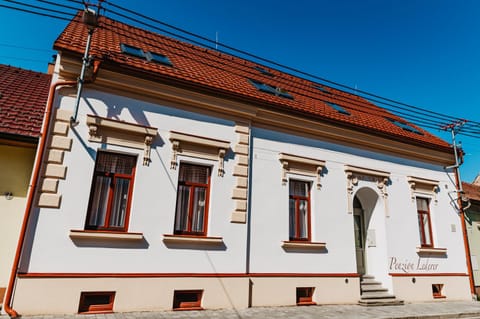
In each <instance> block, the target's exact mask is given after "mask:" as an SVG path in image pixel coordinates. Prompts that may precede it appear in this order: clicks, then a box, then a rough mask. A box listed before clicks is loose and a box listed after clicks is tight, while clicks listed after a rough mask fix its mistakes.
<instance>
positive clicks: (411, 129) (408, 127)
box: [387, 118, 423, 135]
mask: <svg viewBox="0 0 480 319" xmlns="http://www.w3.org/2000/svg"><path fill="white" fill-rule="evenodd" d="M387 120H389V121H390V122H391V123H393V124H395V125H396V126H398V127H400V128H401V129H403V130H405V131H407V132H412V133H415V134H418V135H423V133H422V132H420V131H419V130H417V129H416V128H414V127H413V126H411V125H409V124H407V123H403V122H400V121H397V120H394V119H391V118H387Z"/></svg>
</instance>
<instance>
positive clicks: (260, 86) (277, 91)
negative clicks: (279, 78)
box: [249, 79, 293, 100]
mask: <svg viewBox="0 0 480 319" xmlns="http://www.w3.org/2000/svg"><path fill="white" fill-rule="evenodd" d="M249 81H250V83H252V85H253V86H255V87H256V88H257V90H259V91H262V92H265V93H270V94H273V95H276V96H281V97H284V98H287V99H291V100H293V96H292V95H291V94H290V93H288V92H287V91H286V90H284V89H282V88H279V87H275V86H272V85H268V84H265V83H262V82H259V81H255V80H252V79H249Z"/></svg>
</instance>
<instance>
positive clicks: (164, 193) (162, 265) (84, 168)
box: [22, 90, 246, 273]
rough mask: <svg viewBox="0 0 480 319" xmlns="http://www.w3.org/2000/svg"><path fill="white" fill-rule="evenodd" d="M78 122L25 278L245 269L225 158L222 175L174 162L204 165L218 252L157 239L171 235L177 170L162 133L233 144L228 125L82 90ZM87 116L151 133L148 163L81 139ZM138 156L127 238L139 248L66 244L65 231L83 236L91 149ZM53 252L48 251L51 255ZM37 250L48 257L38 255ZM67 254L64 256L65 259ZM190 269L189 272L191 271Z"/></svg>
mask: <svg viewBox="0 0 480 319" xmlns="http://www.w3.org/2000/svg"><path fill="white" fill-rule="evenodd" d="M84 96H85V99H86V100H87V102H85V100H84V99H82V103H81V105H80V112H79V116H78V121H79V124H78V125H77V126H75V127H73V128H72V129H71V132H70V136H71V137H72V138H73V144H72V149H71V152H66V153H65V158H64V165H65V166H66V167H67V177H66V179H65V180H63V181H60V184H59V193H60V194H62V203H61V209H48V208H43V209H41V210H40V212H39V214H38V220H36V221H33V222H34V223H35V224H36V225H35V237H34V240H33V246H32V249H31V252H32V253H31V255H30V256H29V263H28V266H27V265H25V264H24V267H23V268H22V270H23V271H28V272H33V273H45V272H48V273H65V272H67V273H91V272H93V273H138V272H140V273H164V272H167V273H169V272H175V273H177V272H180V273H181V272H194V273H196V272H199V273H218V272H220V273H226V272H235V273H236V272H244V271H245V242H246V238H245V230H244V228H245V227H244V225H241V224H240V225H239V224H234V223H230V215H231V212H232V211H233V210H234V208H233V203H232V201H231V200H229V199H230V198H231V192H232V189H233V185H234V177H233V176H232V174H231V172H232V169H233V157H232V156H231V155H229V154H227V156H226V160H225V171H226V172H227V173H226V174H225V176H223V177H219V176H217V174H216V172H217V167H218V163H217V162H216V161H213V160H205V159H196V158H189V157H186V156H179V161H189V162H197V163H201V164H207V165H212V167H213V169H212V173H211V198H210V206H209V219H208V235H209V236H220V237H223V241H224V245H225V248H224V249H218V250H217V249H207V250H204V249H172V248H168V247H167V246H166V245H165V244H164V243H163V241H162V239H163V235H164V234H173V227H174V217H175V202H176V187H177V182H178V168H177V169H176V170H174V169H170V160H171V153H172V148H171V143H170V140H169V132H170V131H171V130H173V131H179V132H185V133H188V134H194V135H199V136H204V137H212V138H221V139H223V140H228V141H231V143H232V146H233V144H234V141H235V134H234V128H233V126H234V123H232V122H228V121H224V120H219V119H215V118H211V117H207V116H202V115H198V114H193V113H189V112H184V111H180V110H176V109H173V108H169V107H166V106H161V105H153V104H150V103H146V102H141V101H138V100H132V99H128V98H123V97H118V96H114V95H110V94H103V93H99V92H95V91H89V90H86V91H84ZM73 103H74V98H73V97H63V98H62V99H61V105H62V109H68V108H71V107H72V105H73ZM86 114H95V115H98V116H102V117H109V118H112V117H113V118H114V119H117V120H119V121H126V122H131V123H139V124H142V125H148V126H153V127H157V128H158V135H159V136H157V137H156V138H155V140H154V141H153V145H152V151H151V163H150V165H149V166H143V165H142V156H143V150H140V149H134V148H127V147H122V146H115V145H101V144H99V143H93V142H89V141H88V129H87V127H86V125H85V121H86V118H85V115H86ZM100 148H101V149H107V150H115V151H122V152H126V153H130V154H138V160H137V166H136V175H135V181H134V186H133V187H134V190H133V198H132V205H131V208H130V224H129V227H128V231H129V232H140V233H143V236H144V241H142V242H140V243H137V242H135V243H129V242H121V241H116V242H110V241H105V242H102V241H98V240H97V242H87V241H85V240H72V239H71V238H70V237H69V232H70V230H83V229H84V225H85V219H86V214H87V208H88V200H89V196H90V187H91V181H92V174H93V170H94V166H95V153H96V151H97V149H100ZM52 248H54V249H52ZM45 251H49V253H48V254H45V253H44V252H45ZM66 256H68V257H66ZM192 265H194V267H192Z"/></svg>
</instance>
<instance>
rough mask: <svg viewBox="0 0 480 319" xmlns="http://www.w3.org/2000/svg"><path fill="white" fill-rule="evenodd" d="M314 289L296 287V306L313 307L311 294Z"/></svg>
mask: <svg viewBox="0 0 480 319" xmlns="http://www.w3.org/2000/svg"><path fill="white" fill-rule="evenodd" d="M314 290H315V288H314V287H297V305H298V306H309V305H315V304H316V303H315V302H314V301H313V292H314Z"/></svg>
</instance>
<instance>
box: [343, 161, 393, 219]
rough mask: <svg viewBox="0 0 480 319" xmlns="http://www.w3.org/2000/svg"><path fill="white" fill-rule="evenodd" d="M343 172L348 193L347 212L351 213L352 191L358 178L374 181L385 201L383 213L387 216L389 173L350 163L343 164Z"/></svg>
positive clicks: (356, 184)
mask: <svg viewBox="0 0 480 319" xmlns="http://www.w3.org/2000/svg"><path fill="white" fill-rule="evenodd" d="M345 174H346V175H347V195H348V213H349V214H352V213H353V193H354V191H355V187H356V186H358V181H359V180H364V181H369V182H374V183H375V184H376V186H377V187H378V189H379V190H380V193H381V194H382V197H383V199H384V203H385V215H386V216H389V214H388V205H387V199H388V193H387V185H388V183H389V180H390V173H389V172H384V171H378V170H374V169H369V168H363V167H358V166H352V165H345Z"/></svg>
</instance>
